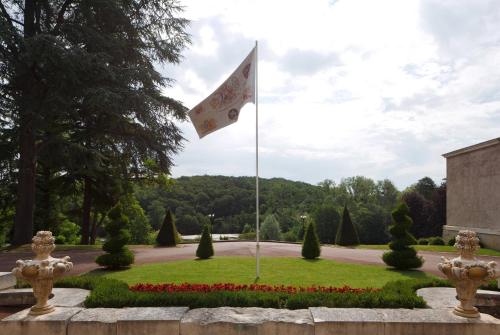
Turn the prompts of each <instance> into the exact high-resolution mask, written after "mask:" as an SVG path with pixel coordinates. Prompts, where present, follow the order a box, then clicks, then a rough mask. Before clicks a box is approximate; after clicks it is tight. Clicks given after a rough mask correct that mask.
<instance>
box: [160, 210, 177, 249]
mask: <svg viewBox="0 0 500 335" xmlns="http://www.w3.org/2000/svg"><path fill="white" fill-rule="evenodd" d="M177 239H178V233H177V228H176V227H175V219H174V217H173V215H172V212H171V211H170V209H167V212H166V213H165V219H163V224H162V225H161V228H160V231H159V232H158V236H157V237H156V243H157V244H158V245H160V246H164V247H175V246H176V245H177Z"/></svg>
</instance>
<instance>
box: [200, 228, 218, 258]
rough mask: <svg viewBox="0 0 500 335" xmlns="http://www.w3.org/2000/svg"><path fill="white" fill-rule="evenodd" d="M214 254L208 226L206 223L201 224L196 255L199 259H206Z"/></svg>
mask: <svg viewBox="0 0 500 335" xmlns="http://www.w3.org/2000/svg"><path fill="white" fill-rule="evenodd" d="M213 255H214V247H213V245H212V236H210V228H209V226H208V225H204V226H203V232H202V233H201V238H200V244H198V249H196V257H198V258H200V259H208V258H210V257H212V256H213Z"/></svg>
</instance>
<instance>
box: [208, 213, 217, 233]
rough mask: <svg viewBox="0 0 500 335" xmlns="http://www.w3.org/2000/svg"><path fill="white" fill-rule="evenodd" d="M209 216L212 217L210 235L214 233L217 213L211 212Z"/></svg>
mask: <svg viewBox="0 0 500 335" xmlns="http://www.w3.org/2000/svg"><path fill="white" fill-rule="evenodd" d="M207 216H208V218H209V219H210V236H212V233H213V230H214V218H215V214H214V213H210V214H208V215H207Z"/></svg>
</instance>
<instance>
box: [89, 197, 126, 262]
mask: <svg viewBox="0 0 500 335" xmlns="http://www.w3.org/2000/svg"><path fill="white" fill-rule="evenodd" d="M108 217H109V222H108V223H107V224H106V233H107V234H108V240H107V241H106V242H105V243H104V245H103V246H102V250H104V251H106V254H104V255H101V256H99V257H97V258H96V263H97V264H99V265H101V266H105V267H108V268H111V269H118V268H121V267H126V266H129V265H130V264H132V263H133V262H134V254H133V253H132V252H131V251H130V250H129V249H128V248H127V246H126V244H127V243H128V242H129V241H130V233H129V232H128V230H127V228H128V224H129V221H128V218H127V217H126V216H125V215H124V214H123V207H122V205H121V204H120V203H119V204H117V205H116V206H115V207H113V208H112V209H111V210H110V211H109V213H108Z"/></svg>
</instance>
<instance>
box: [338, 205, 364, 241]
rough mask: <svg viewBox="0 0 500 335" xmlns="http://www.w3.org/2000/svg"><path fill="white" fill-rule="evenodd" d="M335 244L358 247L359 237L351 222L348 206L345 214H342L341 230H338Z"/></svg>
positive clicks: (345, 208) (345, 207)
mask: <svg viewBox="0 0 500 335" xmlns="http://www.w3.org/2000/svg"><path fill="white" fill-rule="evenodd" d="M335 244H338V245H344V246H349V245H358V244H359V237H358V232H357V231H356V227H354V224H353V223H352V220H351V215H350V214H349V210H348V209H347V205H346V206H344V212H343V213H342V221H341V222H340V225H339V228H338V230H337V235H336V236H335Z"/></svg>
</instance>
